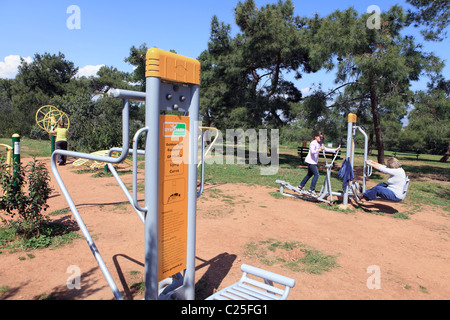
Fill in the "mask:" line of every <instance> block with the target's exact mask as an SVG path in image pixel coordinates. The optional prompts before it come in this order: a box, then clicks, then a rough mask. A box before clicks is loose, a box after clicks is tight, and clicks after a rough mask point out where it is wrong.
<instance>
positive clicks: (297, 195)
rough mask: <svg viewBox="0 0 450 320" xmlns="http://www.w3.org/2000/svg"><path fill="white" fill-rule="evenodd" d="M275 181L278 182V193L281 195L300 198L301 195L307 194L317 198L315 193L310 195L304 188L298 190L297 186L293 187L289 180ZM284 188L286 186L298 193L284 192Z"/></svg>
mask: <svg viewBox="0 0 450 320" xmlns="http://www.w3.org/2000/svg"><path fill="white" fill-rule="evenodd" d="M275 183H279V184H280V193H281V194H282V195H283V196H287V197H296V198H300V199H304V197H302V196H309V197H313V198H317V195H315V196H314V195H312V194H311V193H310V192H309V191H306V190H300V189H299V188H297V187H294V186H293V185H291V184H290V183H289V182H286V181H283V180H276V181H275ZM284 188H287V189H289V190H291V191H294V192H296V193H298V194H292V193H285V192H284Z"/></svg>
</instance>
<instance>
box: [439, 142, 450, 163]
mask: <svg viewBox="0 0 450 320" xmlns="http://www.w3.org/2000/svg"><path fill="white" fill-rule="evenodd" d="M449 157H450V144H449V145H448V147H447V152H446V153H445V154H444V156H443V157H442V158H441V160H439V162H447V159H448V158H449Z"/></svg>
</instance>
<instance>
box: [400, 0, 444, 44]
mask: <svg viewBox="0 0 450 320" xmlns="http://www.w3.org/2000/svg"><path fill="white" fill-rule="evenodd" d="M407 2H409V3H410V4H412V5H413V6H414V7H416V9H418V11H411V10H410V11H409V12H408V13H409V17H408V19H409V23H414V26H416V27H418V26H419V25H424V26H425V27H426V29H425V30H421V33H422V35H423V36H424V37H425V39H426V40H432V41H442V40H444V38H446V37H447V32H446V31H445V29H446V28H447V27H448V25H449V22H450V2H449V1H448V0H407Z"/></svg>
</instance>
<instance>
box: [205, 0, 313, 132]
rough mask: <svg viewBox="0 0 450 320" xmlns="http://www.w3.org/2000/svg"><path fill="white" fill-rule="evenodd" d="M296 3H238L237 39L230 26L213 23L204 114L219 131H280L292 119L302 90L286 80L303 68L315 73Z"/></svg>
mask: <svg viewBox="0 0 450 320" xmlns="http://www.w3.org/2000/svg"><path fill="white" fill-rule="evenodd" d="M293 11H294V6H293V3H292V1H290V0H286V1H279V2H278V3H277V4H271V5H266V6H264V7H261V8H257V7H256V5H255V2H254V1H253V0H247V1H244V2H239V3H238V5H237V7H236V9H235V19H236V24H237V25H238V27H239V28H240V30H241V33H239V34H237V35H236V36H235V37H234V38H232V37H231V35H230V30H231V27H230V25H225V24H224V23H221V22H219V20H218V18H217V17H216V16H214V17H213V19H212V22H211V37H210V41H209V43H208V50H205V51H204V52H203V53H202V54H201V55H200V57H199V60H200V61H201V63H202V87H203V88H204V90H202V92H201V103H202V114H203V115H204V117H205V119H206V122H207V124H208V125H213V126H217V127H218V128H221V129H222V128H236V127H240V128H244V129H245V128H259V127H261V126H262V125H263V124H265V125H269V126H275V127H281V126H283V125H284V124H286V122H288V121H289V120H292V116H291V107H292V105H291V102H297V101H299V100H300V99H301V92H300V91H299V90H298V89H297V88H296V87H295V85H294V84H293V83H292V82H290V81H287V80H286V79H285V74H286V73H288V72H295V73H296V76H297V77H298V78H300V69H301V68H303V70H306V71H310V70H311V69H310V67H309V65H308V49H307V47H306V46H305V45H304V43H303V41H302V36H301V33H300V32H299V30H300V29H301V27H302V21H303V20H304V19H303V18H300V17H297V16H294V12H293Z"/></svg>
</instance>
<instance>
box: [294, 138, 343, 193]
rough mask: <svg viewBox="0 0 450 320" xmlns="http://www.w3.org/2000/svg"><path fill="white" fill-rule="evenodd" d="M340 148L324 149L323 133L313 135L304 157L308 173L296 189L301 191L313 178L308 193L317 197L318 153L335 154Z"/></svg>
mask: <svg viewBox="0 0 450 320" xmlns="http://www.w3.org/2000/svg"><path fill="white" fill-rule="evenodd" d="M339 149H340V148H337V149H329V148H325V146H324V145H323V133H322V132H320V131H318V132H316V134H315V135H314V139H313V140H312V141H311V143H310V144H309V152H308V155H307V156H306V159H305V161H306V163H307V164H308V173H307V174H306V176H305V177H304V178H303V180H302V182H300V184H299V185H298V188H299V189H300V191H303V188H304V187H305V184H306V183H307V182H308V180H309V179H310V178H311V177H313V179H312V181H311V187H310V188H309V193H310V194H311V195H313V196H317V194H316V191H315V189H316V183H317V180H318V179H319V170H318V169H317V163H318V161H319V153H320V152H322V151H323V150H325V151H326V152H333V153H336V151H338V150H339Z"/></svg>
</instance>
